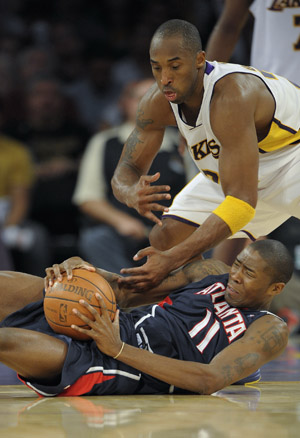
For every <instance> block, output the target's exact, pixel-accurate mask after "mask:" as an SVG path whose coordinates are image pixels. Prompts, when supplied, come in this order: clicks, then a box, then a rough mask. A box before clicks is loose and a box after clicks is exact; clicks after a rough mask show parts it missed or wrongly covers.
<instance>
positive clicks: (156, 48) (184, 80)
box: [150, 37, 205, 104]
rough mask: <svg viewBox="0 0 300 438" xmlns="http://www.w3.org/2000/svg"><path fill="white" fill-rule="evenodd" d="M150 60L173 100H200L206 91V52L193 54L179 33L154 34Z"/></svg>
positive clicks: (166, 92) (176, 101)
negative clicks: (203, 79) (161, 35)
mask: <svg viewBox="0 0 300 438" xmlns="http://www.w3.org/2000/svg"><path fill="white" fill-rule="evenodd" d="M150 63H151V67H152V73H153V76H154V79H155V80H156V82H157V85H158V87H159V89H160V91H161V92H162V93H163V94H164V95H165V97H166V99H167V100H168V101H169V102H173V103H177V104H180V103H188V102H189V101H190V100H191V101H192V100H193V99H194V100H195V99H196V100H197V101H198V102H199V95H200V94H201V92H202V88H203V85H202V70H203V66H204V64H205V55H204V52H199V53H198V54H196V55H195V54H192V53H191V52H190V51H189V50H186V49H184V47H183V45H182V40H181V38H179V37H170V38H164V39H162V38H158V37H156V38H154V39H153V40H152V43H151V47H150Z"/></svg>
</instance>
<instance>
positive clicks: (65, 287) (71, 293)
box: [44, 268, 116, 340]
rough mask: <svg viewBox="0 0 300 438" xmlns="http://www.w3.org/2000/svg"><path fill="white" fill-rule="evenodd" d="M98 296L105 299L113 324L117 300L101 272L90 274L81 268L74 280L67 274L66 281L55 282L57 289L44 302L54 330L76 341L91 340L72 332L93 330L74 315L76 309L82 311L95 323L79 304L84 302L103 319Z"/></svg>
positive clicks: (54, 286) (45, 310)
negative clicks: (68, 277) (97, 294)
mask: <svg viewBox="0 0 300 438" xmlns="http://www.w3.org/2000/svg"><path fill="white" fill-rule="evenodd" d="M96 293H99V294H100V295H101V297H102V298H103V300H104V302H105V305H106V307H107V310H108V312H109V314H110V318H111V320H112V321H113V320H114V317H115V313H116V297H115V294H114V291H113V290H112V288H111V287H110V285H109V283H108V282H107V281H106V280H105V278H103V277H102V276H101V275H100V274H98V273H97V272H90V271H87V270H86V269H81V268H78V269H74V270H73V277H72V279H71V280H68V279H67V275H66V274H63V279H62V281H60V282H59V281H55V282H54V284H53V286H52V287H49V288H48V289H47V291H46V294H45V298H44V313H45V317H46V320H47V322H48V324H49V325H50V327H51V328H52V330H54V331H55V332H56V333H60V334H63V335H67V336H70V337H71V338H73V339H78V340H91V338H90V337H89V336H87V335H85V334H83V333H79V332H77V331H76V330H74V329H72V328H71V325H72V324H75V325H77V326H79V327H82V328H85V329H89V326H87V325H86V324H84V322H83V321H82V320H81V319H80V318H78V317H77V316H76V315H75V314H74V313H73V312H72V309H78V310H79V311H80V313H82V314H84V315H86V316H87V317H89V318H90V319H94V318H93V317H92V315H91V313H90V312H89V311H88V310H87V309H86V308H85V307H83V306H82V305H81V304H79V300H81V299H83V300H85V301H86V302H87V303H88V304H90V305H91V306H92V307H94V309H96V310H97V312H98V313H99V314H100V315H101V307H100V306H99V301H98V300H97V298H96V295H95V294H96Z"/></svg>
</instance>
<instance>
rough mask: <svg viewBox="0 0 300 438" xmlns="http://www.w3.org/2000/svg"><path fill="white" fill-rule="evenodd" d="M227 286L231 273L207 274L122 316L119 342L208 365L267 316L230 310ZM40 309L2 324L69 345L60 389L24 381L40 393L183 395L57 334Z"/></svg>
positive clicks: (91, 344)
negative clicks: (36, 332) (253, 324)
mask: <svg viewBox="0 0 300 438" xmlns="http://www.w3.org/2000/svg"><path fill="white" fill-rule="evenodd" d="M227 282H228V274H224V275H218V276H208V277H206V278H205V279H203V280H201V281H199V282H195V283H192V284H190V285H188V286H185V287H184V288H182V289H179V290H177V291H175V292H173V293H171V294H170V295H169V296H168V297H167V298H166V299H165V300H163V301H162V302H161V303H159V304H157V305H151V306H147V307H144V308H139V309H134V310H132V311H131V312H130V313H124V312H123V313H121V314H120V334H121V339H122V340H123V341H125V342H126V343H128V344H131V345H134V346H136V347H139V348H143V349H147V350H149V351H151V352H153V353H157V354H160V355H164V356H167V357H170V358H175V359H181V360H187V361H195V362H200V363H210V361H211V360H212V359H213V357H214V356H215V355H216V354H217V353H219V352H220V351H221V350H223V349H224V348H225V347H227V346H228V345H230V344H231V343H232V342H234V341H236V340H237V339H239V338H241V337H242V336H243V335H244V333H245V331H246V329H247V327H248V326H249V325H250V324H251V323H252V322H253V321H255V320H256V319H257V318H260V317H261V316H264V315H266V314H267V313H268V312H267V311H261V310H259V311H253V310H249V309H237V308H235V307H231V306H230V305H229V304H228V303H227V302H226V301H225V299H224V293H225V289H226V286H227ZM42 306H43V302H42V300H41V301H40V302H37V303H33V304H30V305H29V306H26V307H25V308H24V309H21V310H20V311H18V312H15V313H14V314H12V315H10V316H9V317H8V318H6V319H5V320H4V322H3V323H2V324H1V326H10V327H22V328H27V329H31V330H37V331H41V332H43V333H47V334H49V335H51V336H55V337H58V338H60V339H62V340H63V341H64V342H66V343H67V344H68V354H67V358H66V361H65V364H64V367H63V371H62V376H61V381H60V382H59V383H58V384H57V385H56V386H49V385H42V384H40V383H39V384H36V383H35V382H33V381H30V382H29V381H26V382H25V383H26V384H28V385H29V386H30V387H32V388H33V389H34V390H35V391H37V392H38V393H39V394H40V395H64V396H69V395H83V394H85V395H87V394H95V395H101V394H138V393H139V394H145V393H169V392H180V390H179V389H177V388H170V385H168V384H166V383H164V382H161V381H159V380H157V379H155V378H152V377H151V376H148V375H146V374H143V373H140V372H139V371H138V370H135V369H134V368H132V367H129V366H127V365H125V364H123V363H122V362H121V361H118V360H115V359H113V358H111V357H108V356H106V355H104V354H102V353H101V352H100V351H99V350H98V348H97V346H96V344H95V343H94V341H91V342H82V341H75V340H72V339H71V338H69V337H68V336H64V335H59V334H56V333H54V332H53V331H52V329H51V328H50V327H49V326H48V324H47V321H46V319H45V317H44V314H43V307H42ZM256 377H257V376H255V378H256Z"/></svg>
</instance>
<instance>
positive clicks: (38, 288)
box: [0, 271, 44, 321]
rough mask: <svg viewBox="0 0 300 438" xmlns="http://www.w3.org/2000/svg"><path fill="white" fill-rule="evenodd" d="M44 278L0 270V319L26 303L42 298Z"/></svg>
mask: <svg viewBox="0 0 300 438" xmlns="http://www.w3.org/2000/svg"><path fill="white" fill-rule="evenodd" d="M43 288H44V280H43V279H42V278H40V277H35V276H33V275H29V274H23V273H21V272H12V271H1V272H0V300H1V301H0V302H1V306H0V321H2V320H3V319H4V318H5V317H6V316H7V315H9V314H10V313H12V312H15V311H16V310H19V309H21V308H22V307H24V306H26V305H27V304H29V303H31V302H34V301H38V300H40V299H41V298H43Z"/></svg>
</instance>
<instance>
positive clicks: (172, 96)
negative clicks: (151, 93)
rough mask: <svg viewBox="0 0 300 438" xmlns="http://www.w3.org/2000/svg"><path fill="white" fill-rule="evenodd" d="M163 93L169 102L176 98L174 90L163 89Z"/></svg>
mask: <svg viewBox="0 0 300 438" xmlns="http://www.w3.org/2000/svg"><path fill="white" fill-rule="evenodd" d="M164 95H165V97H166V99H167V100H168V101H169V102H173V101H174V100H175V99H176V93H175V92H174V91H164Z"/></svg>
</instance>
